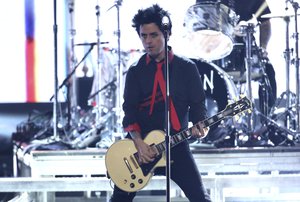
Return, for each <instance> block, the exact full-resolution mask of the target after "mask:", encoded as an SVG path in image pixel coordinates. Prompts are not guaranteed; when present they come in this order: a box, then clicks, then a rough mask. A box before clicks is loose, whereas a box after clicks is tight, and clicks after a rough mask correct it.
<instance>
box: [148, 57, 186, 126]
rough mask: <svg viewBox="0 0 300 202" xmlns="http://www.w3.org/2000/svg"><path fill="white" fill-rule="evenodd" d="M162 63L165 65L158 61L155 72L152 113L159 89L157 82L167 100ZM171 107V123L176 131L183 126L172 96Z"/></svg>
mask: <svg viewBox="0 0 300 202" xmlns="http://www.w3.org/2000/svg"><path fill="white" fill-rule="evenodd" d="M162 65H163V62H160V63H157V70H156V73H155V78H154V84H153V91H152V98H151V106H150V114H152V111H153V106H154V102H155V97H156V91H157V83H158V84H159V86H160V89H161V92H162V94H163V97H164V100H165V101H166V84H165V80H164V76H163V72H162ZM170 108H171V110H170V114H171V124H172V126H173V128H174V129H175V130H176V131H179V130H180V128H181V126H180V122H179V119H178V117H177V113H176V110H175V107H174V104H173V102H172V99H171V98H170Z"/></svg>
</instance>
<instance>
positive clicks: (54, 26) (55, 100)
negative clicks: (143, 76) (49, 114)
mask: <svg viewBox="0 0 300 202" xmlns="http://www.w3.org/2000/svg"><path fill="white" fill-rule="evenodd" d="M53 7H54V9H53V10H54V15H53V16H54V25H53V31H54V102H53V139H54V140H56V139H58V137H59V135H58V132H57V129H58V121H57V114H58V113H57V112H58V108H57V104H58V99H57V93H58V76H57V74H58V71H57V19H56V18H57V2H56V0H54V1H53Z"/></svg>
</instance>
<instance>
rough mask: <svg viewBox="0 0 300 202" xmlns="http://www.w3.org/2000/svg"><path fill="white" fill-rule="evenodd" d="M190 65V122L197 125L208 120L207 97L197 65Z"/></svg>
mask: <svg viewBox="0 0 300 202" xmlns="http://www.w3.org/2000/svg"><path fill="white" fill-rule="evenodd" d="M190 65H191V67H190V72H189V73H190V74H189V75H190V79H189V82H188V89H189V90H188V92H189V100H190V102H189V103H190V110H189V116H190V121H192V123H193V124H196V123H197V122H199V121H202V120H204V119H205V118H207V108H206V105H205V99H206V96H205V92H204V89H203V83H202V80H201V76H200V73H199V71H198V69H197V66H196V64H195V63H193V62H192V63H190Z"/></svg>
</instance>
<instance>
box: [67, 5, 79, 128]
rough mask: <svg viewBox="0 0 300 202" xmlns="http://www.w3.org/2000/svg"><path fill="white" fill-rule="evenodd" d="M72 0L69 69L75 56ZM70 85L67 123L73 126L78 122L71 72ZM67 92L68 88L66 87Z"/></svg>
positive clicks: (75, 82)
mask: <svg viewBox="0 0 300 202" xmlns="http://www.w3.org/2000/svg"><path fill="white" fill-rule="evenodd" d="M73 13H74V2H73V1H72V0H70V3H69V15H70V26H71V27H70V43H71V53H70V54H71V61H70V62H71V70H75V69H76V58H75V51H74V47H75V45H74V39H75V35H76V30H75V29H74V19H73V18H74V15H73ZM71 82H72V85H71V93H68V96H70V97H68V99H69V103H68V104H69V105H68V107H69V110H68V125H69V126H73V125H74V123H77V122H78V113H77V107H78V104H77V80H76V74H73V76H72V80H71ZM68 92H70V90H69V89H68Z"/></svg>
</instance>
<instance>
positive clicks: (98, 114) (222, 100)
mask: <svg viewBox="0 0 300 202" xmlns="http://www.w3.org/2000/svg"><path fill="white" fill-rule="evenodd" d="M290 2H291V3H293V4H294V2H293V1H290ZM121 3H122V1H116V3H115V4H114V5H113V6H112V8H114V7H115V8H117V12H118V15H117V17H118V31H117V33H118V34H117V36H118V48H117V49H111V48H103V47H102V46H100V45H102V44H104V43H107V42H102V41H101V40H100V36H101V34H100V33H101V30H100V28H99V15H100V11H99V6H98V5H97V6H96V7H95V8H96V17H97V42H95V43H85V44H74V38H75V33H76V32H75V29H74V28H73V23H72V20H73V19H72V17H71V18H70V20H71V22H70V25H71V29H70V30H71V31H70V34H71V37H70V39H71V47H72V48H71V60H70V62H71V68H72V71H71V73H72V75H70V76H69V78H72V82H71V83H72V88H71V89H69V91H71V93H70V98H69V101H70V108H69V109H68V113H69V114H68V117H69V122H68V127H67V129H68V131H69V132H68V134H69V135H68V137H67V138H66V139H67V140H68V141H69V142H71V146H72V147H73V148H83V147H87V146H89V145H91V143H92V142H94V143H95V146H97V147H101V148H108V147H109V146H110V145H111V144H112V143H113V142H114V141H115V139H120V138H122V137H123V135H124V134H123V132H122V130H121V118H122V111H121V104H122V103H121V101H122V100H121V98H122V95H121V93H122V90H121V89H122V88H123V76H124V75H125V74H126V68H127V64H129V63H128V61H129V58H130V57H131V54H132V53H133V51H130V52H124V51H121V50H120V28H119V7H120V6H121ZM69 6H70V9H69V12H70V16H72V12H73V8H72V6H73V5H72V4H70V5H69ZM294 7H296V6H294ZM110 9H111V8H110ZM295 10H296V9H295ZM296 16H297V15H296ZM263 17H266V18H273V17H279V18H283V19H285V21H286V22H287V31H288V21H289V19H290V17H295V15H294V16H270V15H265V16H263ZM238 22H239V16H238V15H237V14H236V13H235V12H234V11H233V10H232V9H231V8H229V7H227V6H225V5H224V4H221V3H219V2H217V3H212V2H205V3H197V4H195V5H193V6H191V7H189V8H188V10H187V11H186V15H185V19H184V26H185V29H186V30H187V39H188V41H189V42H190V43H189V44H188V45H189V48H190V49H191V50H192V53H193V54H192V55H191V56H189V57H190V58H191V59H192V60H193V61H194V62H195V63H196V65H197V67H198V70H199V73H200V74H201V78H202V80H203V82H202V83H203V87H204V90H205V93H206V95H207V100H206V105H207V108H208V113H209V116H212V115H214V114H216V113H217V112H218V111H221V110H223V109H225V107H226V106H227V105H228V104H230V102H233V101H234V100H235V99H238V97H239V96H240V95H241V94H246V96H247V97H248V98H249V99H250V100H252V101H253V103H254V104H253V106H254V109H253V113H250V114H248V115H247V116H244V117H241V118H240V119H238V120H233V119H228V120H224V121H222V122H221V123H219V124H218V125H216V126H213V127H212V130H211V131H210V134H209V135H208V136H207V137H206V138H205V139H204V140H203V141H202V143H209V144H213V145H215V146H217V147H223V146H266V144H261V142H259V144H256V143H257V142H258V140H264V142H268V143H267V145H269V142H270V141H271V143H272V144H273V145H275V146H277V145H283V144H285V143H288V144H295V143H296V142H298V141H299V87H298V88H297V92H298V93H296V94H294V93H291V92H290V90H289V83H288V81H289V78H287V91H286V92H285V93H284V94H282V95H281V97H279V98H278V99H277V100H276V97H275V98H274V101H273V102H272V106H270V104H269V103H270V100H269V98H270V97H272V92H271V90H270V89H272V86H271V84H270V82H269V78H268V76H267V75H266V66H267V65H269V63H268V62H269V61H268V59H267V58H266V57H265V56H264V55H263V50H262V48H260V47H259V46H257V45H256V43H255V38H254V33H255V28H256V26H257V25H258V24H254V23H253V22H250V21H249V22H248V23H246V24H243V25H240V26H238ZM236 36H242V38H243V40H244V41H243V43H235V37H236ZM286 38H287V40H288V38H289V37H288V33H287V37H286ZM296 39H297V38H296ZM296 41H297V40H296ZM288 43H289V42H288V41H287V48H286V51H285V59H286V64H287V68H286V69H287V71H289V64H290V49H289V47H288ZM77 45H82V46H89V47H90V49H89V50H88V51H87V53H86V54H85V56H84V57H83V59H82V60H81V61H80V62H79V64H80V63H81V62H82V61H84V59H85V58H86V57H87V55H88V54H89V53H90V52H91V50H92V48H93V47H94V46H97V67H96V68H94V76H93V82H92V83H91V82H90V83H89V89H88V93H89V96H87V92H85V94H86V99H87V101H88V102H89V103H90V104H89V106H91V108H89V109H85V110H81V109H80V107H79V105H78V99H74V98H78V95H77V94H78V86H77V85H78V84H79V83H78V81H79V80H78V78H76V76H75V74H74V72H75V70H76V69H77V67H78V66H79V64H78V63H77V61H76V59H75V58H74V56H75V50H74V48H75V47H76V46H77ZM135 52H137V55H138V56H140V55H141V54H142V52H141V51H138V50H137V51H135ZM135 59H137V57H136V58H135ZM113 61H117V62H113ZM298 63H299V61H298V56H296V59H295V64H296V65H298ZM107 68H108V69H107ZM297 69H299V68H298V67H297ZM112 70H113V71H112ZM287 73H288V72H287ZM108 74H109V75H108ZM297 75H299V74H298V73H297ZM69 78H68V79H69ZM100 81H101V82H100ZM104 81H105V82H104ZM103 82H104V83H103ZM252 82H258V83H259V84H260V86H262V89H263V90H262V96H260V97H259V99H260V100H259V102H260V107H256V104H255V100H254V98H253V95H252V92H253V89H252ZM297 82H298V83H297V86H299V78H297ZM91 85H92V87H91ZM85 91H86V89H85ZM79 93H80V91H79ZM273 94H274V93H273ZM81 95H82V94H81ZM270 95H271V96H270ZM80 97H82V96H80ZM275 100H276V102H275ZM283 103H284V104H283ZM85 106H88V105H87V103H85ZM64 130H65V129H64ZM258 133H259V135H257V134H258ZM228 136H230V137H233V139H234V141H233V143H232V144H230V145H228V144H226V143H224V141H225V140H226V139H228ZM231 139H232V138H231ZM252 143H253V144H252Z"/></svg>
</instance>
